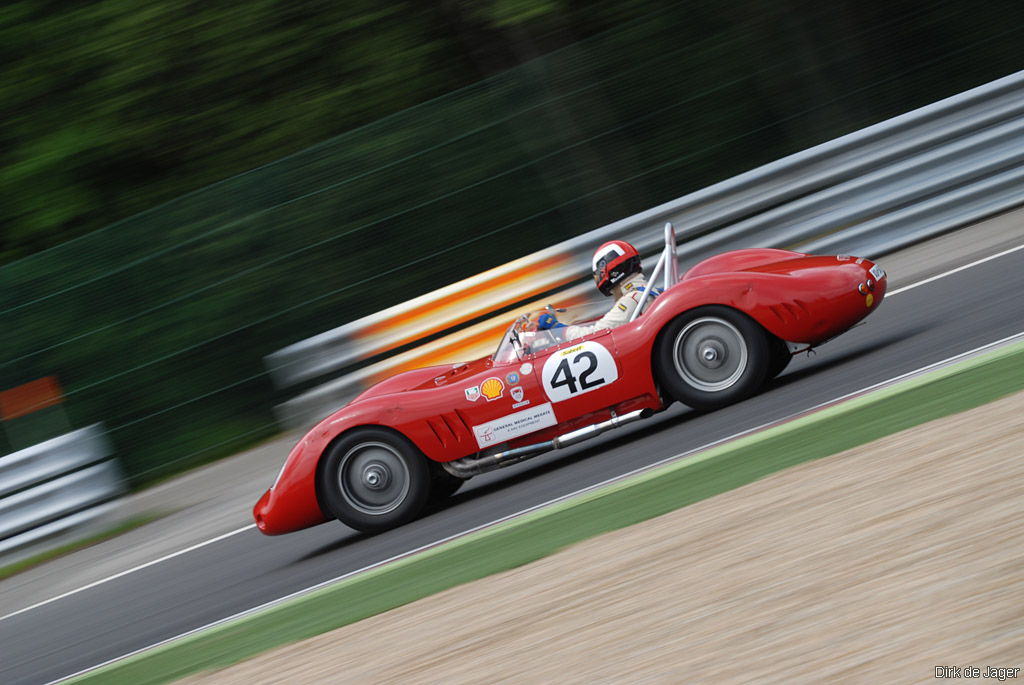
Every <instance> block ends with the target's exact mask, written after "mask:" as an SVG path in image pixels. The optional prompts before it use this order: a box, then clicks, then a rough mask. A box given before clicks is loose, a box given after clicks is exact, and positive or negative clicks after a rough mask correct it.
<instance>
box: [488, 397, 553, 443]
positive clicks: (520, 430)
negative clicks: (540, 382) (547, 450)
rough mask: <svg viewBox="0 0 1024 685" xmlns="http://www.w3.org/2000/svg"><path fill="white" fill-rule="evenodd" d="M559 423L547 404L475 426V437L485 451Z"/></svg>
mask: <svg viewBox="0 0 1024 685" xmlns="http://www.w3.org/2000/svg"><path fill="white" fill-rule="evenodd" d="M557 423H558V421H557V420H556V419H555V412H554V411H552V409H551V404H550V403H548V402H545V403H544V404H541V405H539V406H536V407H533V408H531V409H524V410H523V411H517V412H516V413H514V414H509V415H508V416H502V417H501V418H500V419H495V420H494V421H488V422H487V423H484V424H481V425H479V426H473V435H475V436H476V443H477V445H479V446H480V449H484V448H486V447H491V446H492V445H498V444H501V443H503V442H505V441H506V440H511V439H512V438H517V437H519V436H520V435H526V434H527V433H533V432H534V431H538V430H540V429H542V428H550V427H551V426H554V425H556V424H557Z"/></svg>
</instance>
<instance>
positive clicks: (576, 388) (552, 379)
mask: <svg viewBox="0 0 1024 685" xmlns="http://www.w3.org/2000/svg"><path fill="white" fill-rule="evenodd" d="M618 377H619V369H618V367H617V366H616V365H615V359H614V358H613V357H612V353H611V352H609V351H608V349H607V348H606V347H604V346H603V345H601V344H600V343H596V342H594V341H593V340H588V341H586V342H581V343H580V344H578V345H572V346H571V347H567V348H565V349H562V350H558V351H557V352H555V353H554V354H553V355H551V356H550V357H548V359H547V361H545V362H544V369H543V370H542V371H541V382H542V383H543V384H544V392H545V393H547V396H548V398H549V399H550V400H551V401H552V402H564V401H565V400H568V399H571V398H573V397H577V396H579V395H582V394H583V393H586V392H590V391H591V390H597V389H598V388H600V387H603V386H605V385H607V384H609V383H611V382H613V381H615V380H617V379H618Z"/></svg>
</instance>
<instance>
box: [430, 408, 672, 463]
mask: <svg viewBox="0 0 1024 685" xmlns="http://www.w3.org/2000/svg"><path fill="white" fill-rule="evenodd" d="M653 415H654V410H653V409H637V410H636V411H632V412H630V413H628V414H623V415H622V416H612V418H610V419H608V420H607V421H602V422H601V423H595V424H592V425H590V426H585V427H583V428H579V429H577V430H574V431H570V432H568V433H565V434H564V435H559V436H558V437H556V438H553V439H551V440H548V441H547V442H538V443H536V444H533V445H524V446H522V447H515V448H513V449H510V450H505V451H504V452H496V453H494V454H488V455H484V456H470V457H463V458H462V459H456V460H455V461H447V462H441V466H443V467H444V470H445V471H447V472H448V473H450V474H452V475H453V476H457V477H459V478H472V477H473V476H479V475H480V474H482V473H487V472H488V471H495V470H497V469H500V468H504V467H506V466H508V465H510V464H518V463H519V462H521V461H526V460H527V459H530V458H532V457H536V456H537V455H538V454H543V453H544V452H550V451H551V450H557V449H562V448H563V447H569V446H570V445H575V444H577V443H580V442H583V441H584V440H589V439H590V438H593V437H596V436H598V435H600V434H601V433H604V432H605V431H607V430H611V429H612V428H618V427H619V426H625V425H626V424H627V423H633V422H634V421H639V420H640V419H646V418H650V417H651V416H653Z"/></svg>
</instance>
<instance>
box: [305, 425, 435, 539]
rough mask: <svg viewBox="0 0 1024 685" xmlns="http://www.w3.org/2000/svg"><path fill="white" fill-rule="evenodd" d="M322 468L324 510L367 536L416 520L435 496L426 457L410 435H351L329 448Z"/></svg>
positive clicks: (369, 431) (379, 431)
mask: <svg viewBox="0 0 1024 685" xmlns="http://www.w3.org/2000/svg"><path fill="white" fill-rule="evenodd" d="M320 467H321V472H320V492H321V497H322V503H323V505H324V508H325V509H327V510H328V511H329V512H330V513H331V514H332V515H333V516H334V517H335V518H337V519H338V520H339V521H341V522H342V523H344V524H345V525H347V526H350V527H352V528H355V529H356V530H359V531H362V532H364V533H379V532H381V531H384V530H388V529H390V528H394V527H396V526H400V525H402V524H403V523H406V522H408V521H411V520H412V519H414V518H415V517H416V516H417V515H418V514H419V513H420V511H421V510H422V509H423V506H424V505H425V504H426V502H427V497H428V496H429V494H430V480H431V478H430V472H429V470H428V467H427V461H426V457H425V456H423V454H421V453H420V451H419V450H418V449H416V446H415V445H413V444H412V443H411V442H409V441H408V440H407V439H406V438H405V437H404V436H402V435H399V434H397V433H395V432H393V431H390V430H386V429H383V428H358V429H356V430H354V431H351V432H350V433H347V434H345V435H344V436H343V437H342V438H341V439H340V440H337V441H336V442H334V443H333V444H332V445H331V446H330V447H329V448H328V450H327V453H326V454H325V455H324V458H323V460H322V461H321V464H320Z"/></svg>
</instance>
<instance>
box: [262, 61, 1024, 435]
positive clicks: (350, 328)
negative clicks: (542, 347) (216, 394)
mask: <svg viewBox="0 0 1024 685" xmlns="http://www.w3.org/2000/svg"><path fill="white" fill-rule="evenodd" d="M1022 162H1024V71H1022V72H1018V73H1016V74H1012V75H1010V76H1007V77H1005V78H1002V79H999V80H997V81H993V82H992V83H989V84H986V85H984V86H980V87H978V88H975V89H972V90H969V91H966V92H964V93H961V94H959V95H955V96H953V97H950V98H947V99H945V100H941V101H939V102H936V103H933V104H931V105H928V106H926V107H922V108H920V109H917V110H914V111H912V112H908V113H906V114H903V115H901V116H898V117H895V118H893V119H889V120H887V121H884V122H881V123H878V124H875V125H873V126H869V127H867V128H865V129H862V130H860V131H856V132H854V133H851V134H849V135H846V136H842V137H840V138H837V139H835V140H832V141H829V142H827V143H823V144H821V145H818V146H815V147H813V148H810V149H808V150H804V151H802V152H799V153H797V154H794V155H790V156H788V157H785V158H783V159H780V160H777V161H775V162H772V163H771V164H767V165H765V166H762V167H759V168H757V169H753V170H751V171H749V172H746V173H744V174H740V175H739V176H736V177H733V178H731V179H728V180H726V181H722V182H721V183H717V184H715V185H712V186H709V187H707V188H704V189H702V190H700V191H697V192H694V193H691V194H689V195H685V196H683V197H681V198H678V199H676V200H673V201H671V202H667V203H665V204H662V205H659V206H658V207H654V208H652V209H650V210H647V211H645V212H641V213H640V214H637V215H635V216H631V217H629V218H627V219H623V220H621V221H617V222H615V223H612V224H609V225H608V226H604V227H602V228H599V229H596V230H594V231H591V232H589V233H586V234H584V235H581V236H578V237H576V238H574V239H572V240H569V241H566V242H563V243H560V244H558V245H555V246H553V247H551V248H548V249H546V250H543V251H541V252H538V253H535V254H533V255H529V256H527V257H523V258H522V259H518V260H516V261H514V262H510V263H509V264H506V265H504V266H502V267H498V268H497V269H493V270H491V271H489V272H485V273H483V274H479V275H478V276H475V277H473V278H471V279H467V280H465V281H461V282H459V283H455V284H453V285H450V286H448V287H446V288H442V289H441V290H437V291H434V292H432V293H428V294H426V295H423V296H421V297H418V298H416V299H414V300H410V301H408V302H405V303H403V304H400V305H396V306H395V307H391V308H389V309H386V310H384V311H381V312H379V313H377V314H373V315H371V316H368V317H365V318H363V319H359V320H357V321H353V322H351V323H349V324H346V325H344V326H341V327H339V328H336V329H334V330H331V331H327V332H325V333H322V334H320V335H318V336H315V337H313V338H310V339H308V340H304V341H301V342H299V343H296V344H294V345H291V346H289V347H286V348H284V349H282V350H279V351H277V352H275V353H273V354H271V355H269V356H268V357H267V358H266V363H267V366H268V368H269V369H270V370H271V374H272V378H273V379H274V381H275V383H276V384H277V385H278V387H282V388H284V387H290V386H293V385H295V384H297V383H299V382H304V381H308V380H310V379H314V378H317V377H321V376H325V375H326V374H329V373H337V372H340V371H343V370H344V369H345V368H346V367H349V366H351V365H353V364H354V363H356V362H359V361H362V360H366V359H368V358H369V357H372V356H375V355H378V354H380V353H381V352H386V351H388V350H392V349H395V348H397V347H399V346H402V345H406V344H407V343H409V342H411V341H415V340H417V339H419V338H422V337H424V336H427V335H432V334H435V333H437V332H438V331H444V330H447V329H451V328H454V327H456V326H458V325H460V324H462V323H463V322H465V321H469V320H473V319H478V318H481V317H482V316H485V315H486V314H488V313H491V312H495V311H497V310H500V309H503V308H505V307H508V306H510V305H513V304H522V308H523V309H533V308H538V306H543V303H539V302H529V303H527V300H529V299H530V298H531V297H535V296H536V295H538V294H540V293H543V292H550V291H552V290H554V289H556V288H568V289H567V290H564V291H562V292H561V294H560V295H559V297H558V298H548V299H556V300H557V301H559V302H563V301H567V300H571V301H572V302H573V303H577V302H579V301H581V300H588V299H591V293H590V291H591V290H593V288H592V286H590V284H589V282H588V283H586V284H584V285H582V286H581V285H576V286H573V284H576V283H578V282H579V281H581V280H583V279H589V271H588V269H589V266H590V255H591V253H592V252H593V250H594V249H595V248H596V247H597V246H598V245H600V244H601V243H603V242H605V241H607V240H611V239H615V238H622V239H626V240H629V241H631V242H632V243H633V244H634V245H636V247H637V249H638V250H639V251H640V253H641V254H642V255H644V256H648V255H650V254H652V253H653V252H655V251H656V250H657V249H658V248H659V247H660V246H661V244H662V239H663V236H662V226H663V225H664V224H665V222H672V223H673V224H674V225H675V226H676V233H677V237H678V240H679V243H680V244H679V249H678V251H679V258H680V262H681V264H682V265H683V266H684V267H685V266H688V265H691V264H694V263H696V262H698V261H699V260H701V259H703V258H704V257H707V256H710V255H712V254H716V253H718V252H722V251H724V250H729V249H736V248H741V247H787V248H790V249H795V250H799V251H803V252H810V253H815V252H845V253H849V254H857V255H861V256H866V257H877V256H880V255H884V254H886V253H888V252H891V251H893V250H896V249H899V248H901V247H904V246H906V245H909V244H912V243H914V242H917V241H920V240H922V239H925V238H927V237H930V236H934V235H937V234H939V233H942V232H945V231H948V230H951V229H954V228H957V227H959V226H963V225H965V224H967V223H971V222H974V221H978V220H980V219H982V218H984V217H986V216H989V215H991V214H995V213H997V212H1001V211H1004V210H1007V209H1010V208H1012V207H1014V206H1016V205H1019V204H1022V203H1024V192H1022V191H1024V164H1022ZM588 286H589V287H588ZM505 318H509V317H503V318H502V319H501V320H500V322H499V321H497V320H495V321H488V322H486V323H484V324H478V325H477V326H473V327H472V328H469V329H465V330H462V331H457V332H455V333H452V334H450V335H448V336H446V337H443V338H440V339H438V340H435V341H433V342H431V343H429V344H428V345H426V346H422V347H420V348H416V349H413V350H409V351H407V352H404V353H402V354H399V355H395V356H393V357H391V358H388V359H385V360H384V361H382V362H378V363H376V364H373V365H371V366H368V367H365V368H363V369H360V370H359V371H357V372H355V373H351V374H347V375H345V376H342V377H341V378H337V379H335V380H333V381H331V382H329V383H326V384H324V385H322V386H320V387H318V388H316V389H314V390H312V391H309V392H307V393H304V394H303V395H300V396H299V397H297V398H295V399H293V400H290V401H288V402H286V403H284V404H283V405H281V406H280V407H279V408H278V416H279V419H280V420H281V421H282V422H284V423H286V424H289V425H302V424H307V423H309V422H311V421H313V420H315V419H317V418H320V417H322V416H323V415H326V413H328V412H329V411H331V410H332V409H334V408H337V407H338V406H341V404H343V403H344V402H345V401H347V400H348V399H351V397H352V396H354V395H355V394H357V392H359V391H360V390H361V389H362V388H364V387H366V386H367V385H369V384H371V383H372V382H375V381H376V380H380V379H381V378H383V377H386V376H388V375H390V374H392V373H395V372H397V371H401V370H404V369H406V368H411V367H413V366H422V365H427V364H432V363H442V362H448V361H458V360H460V359H469V358H472V357H475V356H480V354H482V353H486V351H487V350H488V347H487V346H489V345H491V344H492V343H493V341H494V340H495V339H496V337H497V336H496V335H490V333H492V332H493V331H494V330H501V329H503V328H504V324H505V323H507V322H506V321H505V320H504V319H505ZM485 333H486V334H488V335H489V336H490V337H489V338H488V341H487V342H486V344H485V343H484V341H483V339H482V336H483V335H484V334H485ZM474 342H475V346H474ZM460 353H461V354H460Z"/></svg>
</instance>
